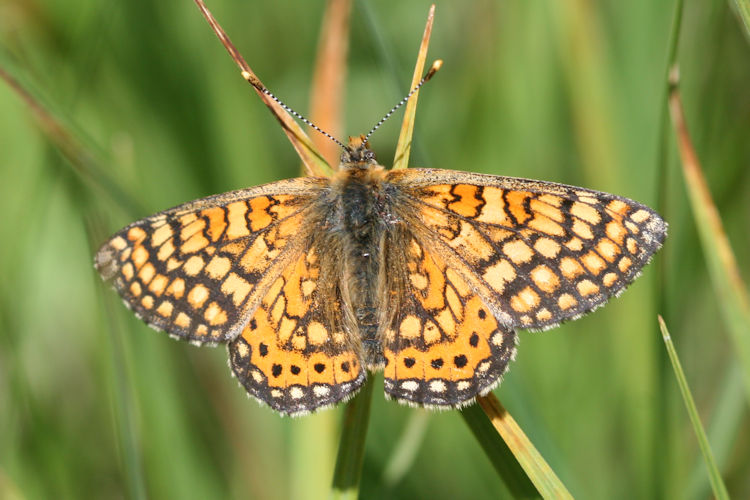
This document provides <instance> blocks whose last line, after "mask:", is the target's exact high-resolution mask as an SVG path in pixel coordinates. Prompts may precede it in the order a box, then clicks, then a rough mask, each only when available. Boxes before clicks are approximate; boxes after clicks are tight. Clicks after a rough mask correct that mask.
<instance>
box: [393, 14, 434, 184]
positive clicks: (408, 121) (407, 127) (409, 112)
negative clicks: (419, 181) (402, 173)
mask: <svg viewBox="0 0 750 500" xmlns="http://www.w3.org/2000/svg"><path fill="white" fill-rule="evenodd" d="M434 18H435V5H434V4H433V5H432V6H431V7H430V12H429V14H428V15H427V24H426V25H425V27H424V35H422V43H421V44H420V46H419V53H418V54H417V63H416V65H415V66H414V75H413V76H412V80H411V87H409V89H413V88H414V87H416V86H417V84H418V83H419V81H420V80H421V79H422V72H423V71H424V63H425V60H426V59H427V49H428V48H429V46H430V35H431V34H432V22H433V20H434ZM418 99H419V91H417V92H415V93H414V95H413V96H411V99H409V102H407V103H406V110H405V111H404V120H403V122H401V133H400V134H399V136H398V143H397V144H396V156H395V157H394V159H393V169H394V170H395V169H399V168H407V167H408V166H409V155H410V154H411V143H412V136H413V135H414V119H415V118H416V115H417V100H418Z"/></svg>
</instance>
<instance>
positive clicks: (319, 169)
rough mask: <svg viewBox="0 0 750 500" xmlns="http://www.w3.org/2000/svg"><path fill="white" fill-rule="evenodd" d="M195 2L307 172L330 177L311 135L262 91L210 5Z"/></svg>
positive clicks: (257, 79) (258, 81) (199, 0)
mask: <svg viewBox="0 0 750 500" xmlns="http://www.w3.org/2000/svg"><path fill="white" fill-rule="evenodd" d="M195 4H196V5H197V6H198V8H199V9H200V11H201V13H202V14H203V17H205V18H206V21H208V24H209V25H210V26H211V29H213V30H214V33H216V36H217V37H219V40H220V41H221V44H222V45H224V48H225V49H227V52H229V55H230V56H232V59H233V60H234V62H235V63H236V64H237V66H239V68H240V70H241V71H242V77H243V78H245V80H247V81H248V83H250V85H252V86H253V88H254V89H255V92H256V93H257V94H258V96H259V97H260V98H261V99H262V100H263V102H264V103H265V105H266V106H268V109H270V110H271V113H272V114H273V115H274V116H275V117H276V119H277V120H278V121H279V123H281V126H282V128H283V129H284V132H285V133H286V135H287V137H288V138H289V141H291V143H292V146H294V149H295V150H296V151H297V154H298V155H299V157H300V159H301V160H302V163H303V164H304V166H305V171H306V173H307V174H308V175H312V176H318V177H321V176H330V174H331V172H332V171H331V167H330V166H329V165H328V163H327V162H326V161H325V159H324V158H323V157H322V156H321V155H320V153H319V152H318V151H317V149H315V146H314V145H313V143H312V141H311V140H310V138H309V137H308V136H307V134H306V133H305V131H304V130H303V129H302V127H301V126H300V125H299V124H298V123H297V122H296V121H295V120H294V118H292V116H291V115H290V114H289V113H288V112H287V111H286V110H285V109H284V108H283V107H282V106H281V104H279V103H278V102H276V101H274V100H273V99H272V98H270V97H269V96H268V95H267V94H265V93H264V92H263V91H262V89H265V88H266V87H265V85H263V83H262V82H261V81H260V79H259V78H258V77H257V75H256V74H255V73H254V72H253V70H252V69H251V68H250V65H249V64H247V61H245V59H244V58H243V57H242V55H241V54H240V53H239V51H238V50H237V49H236V48H235V46H234V44H232V41H231V40H230V39H229V37H228V36H227V34H226V33H225V32H224V30H223V29H222V28H221V26H220V25H219V23H218V22H217V21H216V19H215V18H214V16H213V14H211V12H210V11H209V10H208V7H206V4H205V3H204V2H203V0H195Z"/></svg>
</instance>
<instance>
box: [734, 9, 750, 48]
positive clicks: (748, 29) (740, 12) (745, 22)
mask: <svg viewBox="0 0 750 500" xmlns="http://www.w3.org/2000/svg"><path fill="white" fill-rule="evenodd" d="M733 4H734V8H735V10H736V11H737V16H738V17H739V18H740V22H741V23H742V28H744V29H743V31H744V32H745V36H746V37H747V38H748V40H750V0H734V1H733Z"/></svg>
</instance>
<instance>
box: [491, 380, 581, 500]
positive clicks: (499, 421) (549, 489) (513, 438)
mask: <svg viewBox="0 0 750 500" xmlns="http://www.w3.org/2000/svg"><path fill="white" fill-rule="evenodd" d="M477 403H478V404H479V405H480V406H481V407H482V410H484V413H485V414H486V415H487V417H488V418H489V420H490V422H491V423H492V426H493V427H494V428H495V430H496V431H497V433H498V434H499V435H500V437H502V439H503V441H505V443H506V444H507V445H508V448H509V449H510V451H511V452H512V453H513V456H514V457H515V459H516V460H518V463H519V464H520V466H521V467H522V468H523V470H524V472H525V473H526V475H527V476H528V477H529V479H530V480H531V482H532V483H534V486H535V487H536V489H537V490H538V491H539V493H541V494H542V496H543V497H544V498H573V496H572V495H571V494H570V492H568V489H567V488H566V487H565V485H564V484H563V483H562V481H560V478H558V477H557V474H555V472H554V471H553V470H552V467H550V466H549V464H548V463H547V462H546V461H545V460H544V458H543V457H542V455H541V453H539V451H538V450H537V449H536V448H535V447H534V445H533V444H532V442H531V440H530V439H529V438H528V437H527V436H526V434H525V433H524V432H523V430H522V429H521V427H519V425H518V423H517V422H516V421H515V420H514V419H513V417H512V416H511V415H510V413H508V410H506V409H505V408H504V407H503V405H502V404H500V401H499V400H498V399H497V397H496V396H495V394H494V393H492V392H490V393H489V394H487V395H486V396H481V397H478V398H477Z"/></svg>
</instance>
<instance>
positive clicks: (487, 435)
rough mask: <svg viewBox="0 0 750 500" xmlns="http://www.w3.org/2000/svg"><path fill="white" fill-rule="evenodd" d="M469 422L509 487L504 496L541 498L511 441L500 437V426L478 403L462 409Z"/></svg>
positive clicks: (470, 427) (501, 477) (467, 424)
mask: <svg viewBox="0 0 750 500" xmlns="http://www.w3.org/2000/svg"><path fill="white" fill-rule="evenodd" d="M461 416H462V417H463V419H464V422H466V426H467V427H468V428H469V430H470V431H471V432H472V434H474V437H475V438H476V440H477V442H478V443H479V446H481V447H482V450H483V451H484V454H485V456H486V457H487V459H488V460H489V461H490V464H492V467H494V469H495V471H496V472H497V475H498V477H499V478H500V479H501V480H502V482H503V484H504V485H505V487H506V488H507V489H508V491H507V494H506V495H505V496H509V497H512V498H542V495H541V493H540V492H539V491H538V490H537V488H536V486H534V483H533V482H532V481H531V479H530V478H529V476H528V475H527V474H526V473H525V472H524V470H523V468H522V467H521V465H520V463H519V462H518V460H517V459H516V458H515V457H514V456H513V452H512V451H511V450H510V448H509V446H508V444H507V443H506V442H505V441H504V440H503V439H502V438H500V436H499V435H498V433H497V429H496V428H495V427H494V426H493V425H492V421H491V420H490V419H488V418H487V414H486V413H485V412H484V410H483V409H482V407H481V406H480V405H478V404H473V405H469V406H467V407H465V408H462V409H461Z"/></svg>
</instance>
